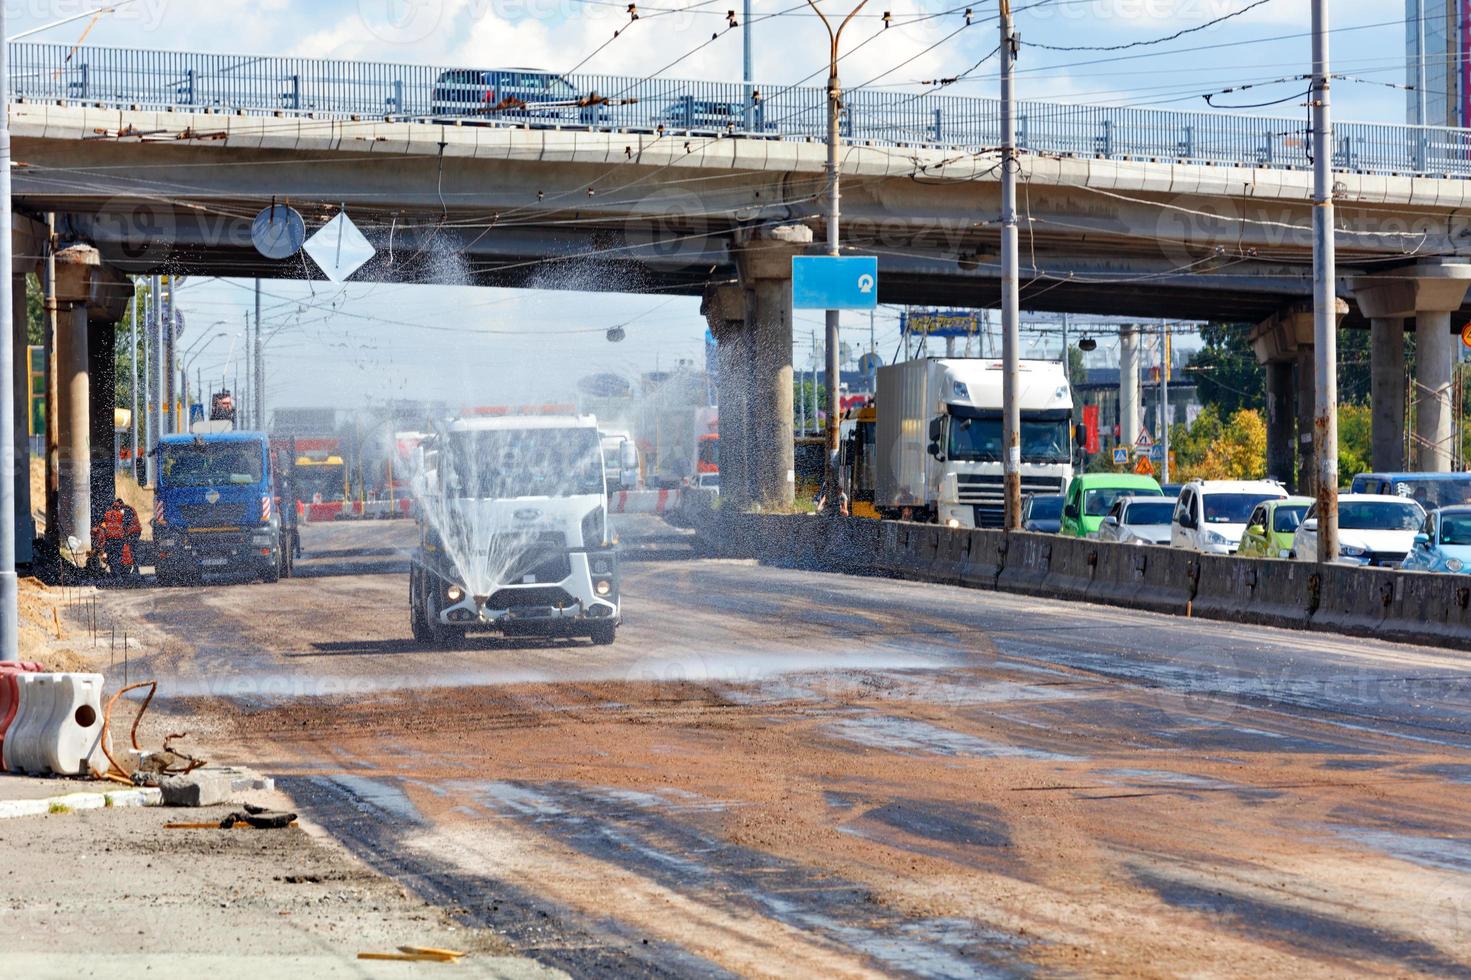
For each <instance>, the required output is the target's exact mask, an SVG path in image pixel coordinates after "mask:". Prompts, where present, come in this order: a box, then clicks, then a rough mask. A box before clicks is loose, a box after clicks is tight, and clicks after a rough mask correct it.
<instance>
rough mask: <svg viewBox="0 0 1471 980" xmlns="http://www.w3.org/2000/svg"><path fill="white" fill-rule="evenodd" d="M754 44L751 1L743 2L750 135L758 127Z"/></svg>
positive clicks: (743, 54)
mask: <svg viewBox="0 0 1471 980" xmlns="http://www.w3.org/2000/svg"><path fill="white" fill-rule="evenodd" d="M752 43H753V39H752V37H751V0H743V2H742V4H741V79H742V81H744V82H745V83H746V86H745V89H746V98H745V107H746V111H745V116H746V119H745V123H746V132H748V133H749V132H750V131H751V130H752V129H754V128H755V126H756V99H755V93H756V86H755V85H754V84H753V83H754V82H755V78H754V76H753V73H752V70H751V62H752V53H753V52H752V49H751V45H752Z"/></svg>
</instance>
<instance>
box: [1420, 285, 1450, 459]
mask: <svg viewBox="0 0 1471 980" xmlns="http://www.w3.org/2000/svg"><path fill="white" fill-rule="evenodd" d="M1456 305H1457V306H1459V305H1460V304H1459V303H1457V304H1456ZM1453 356H1454V347H1453V346H1452V344H1451V314H1450V311H1448V310H1447V311H1441V310H1435V311H1433V312H1421V313H1416V314H1415V448H1416V450H1417V451H1416V454H1415V455H1416V468H1417V469H1419V470H1421V471H1422V472H1427V473H1441V472H1446V471H1448V470H1450V468H1451V459H1452V452H1453V449H1454V447H1453V445H1452V440H1454V439H1455V414H1454V412H1453V410H1452V408H1453V406H1452V405H1451V387H1452V375H1453V373H1454V372H1453V370H1452V369H1453V367H1454V365H1453V363H1452V361H1451V358H1452V357H1453Z"/></svg>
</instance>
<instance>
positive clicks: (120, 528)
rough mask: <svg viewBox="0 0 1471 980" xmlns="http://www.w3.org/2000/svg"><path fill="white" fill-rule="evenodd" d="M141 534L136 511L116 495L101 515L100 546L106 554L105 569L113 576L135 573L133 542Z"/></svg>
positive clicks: (140, 524) (141, 529) (140, 525)
mask: <svg viewBox="0 0 1471 980" xmlns="http://www.w3.org/2000/svg"><path fill="white" fill-rule="evenodd" d="M142 534H143V525H142V523H141V522H139V520H138V512H137V511H136V510H134V509H133V508H131V507H129V506H128V505H127V504H126V503H124V502H123V498H121V497H118V498H117V499H115V500H113V502H112V506H111V507H109V508H107V512H106V513H104V514H103V515H102V548H103V551H104V552H105V553H106V555H107V571H108V573H109V574H110V575H111V576H112V577H113V578H119V577H121V576H123V575H133V574H137V571H138V568H137V566H136V565H135V564H134V562H133V547H132V546H133V542H135V541H137V540H138V538H139V537H140V536H142Z"/></svg>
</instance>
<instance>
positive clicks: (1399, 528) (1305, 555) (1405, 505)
mask: <svg viewBox="0 0 1471 980" xmlns="http://www.w3.org/2000/svg"><path fill="white" fill-rule="evenodd" d="M1424 524H1425V508H1423V507H1421V506H1420V505H1419V504H1418V503H1416V502H1415V501H1414V500H1411V499H1410V498H1408V497H1396V496H1391V495H1388V494H1378V493H1345V494H1343V495H1341V496H1340V497H1339V498H1338V561H1341V562H1346V563H1348V564H1351V565H1381V566H1386V567H1389V568H1398V567H1399V566H1400V563H1401V562H1403V561H1404V560H1405V557H1406V556H1407V555H1408V554H1409V553H1410V549H1411V548H1413V547H1414V546H1415V535H1416V534H1418V533H1419V532H1420V529H1421V528H1422V527H1423V526H1424ZM1291 557H1293V558H1296V559H1297V560H1298V561H1317V560H1318V507H1317V505H1316V504H1314V505H1313V506H1312V507H1310V508H1308V513H1307V516H1306V517H1305V518H1303V522H1302V524H1301V525H1299V527H1298V529H1297V533H1296V534H1294V535H1293V536H1292V555H1291Z"/></svg>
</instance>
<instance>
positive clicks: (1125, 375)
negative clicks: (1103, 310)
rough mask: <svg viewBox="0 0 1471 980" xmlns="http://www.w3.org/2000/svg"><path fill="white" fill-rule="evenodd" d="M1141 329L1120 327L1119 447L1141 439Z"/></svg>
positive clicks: (1132, 326) (1130, 325)
mask: <svg viewBox="0 0 1471 980" xmlns="http://www.w3.org/2000/svg"><path fill="white" fill-rule="evenodd" d="M1139 429H1140V422H1139V328H1138V327H1137V326H1135V325H1134V324H1132V323H1126V324H1124V325H1123V326H1121V327H1119V445H1121V446H1130V445H1133V443H1134V440H1135V439H1137V438H1139Z"/></svg>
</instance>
